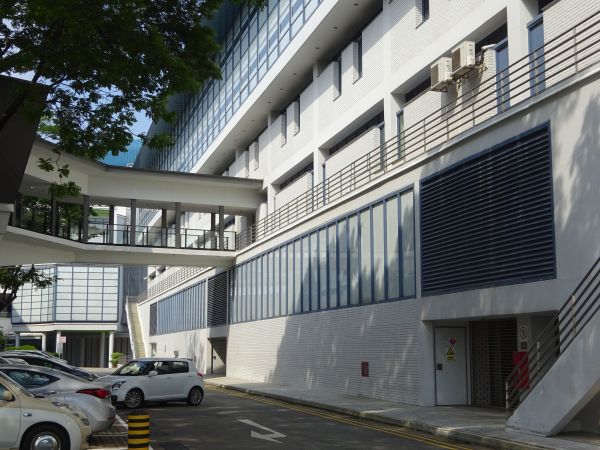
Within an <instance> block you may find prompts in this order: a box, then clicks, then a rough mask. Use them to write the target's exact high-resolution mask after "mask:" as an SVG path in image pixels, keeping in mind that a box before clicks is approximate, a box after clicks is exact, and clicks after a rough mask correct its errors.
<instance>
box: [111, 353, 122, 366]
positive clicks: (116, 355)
mask: <svg viewBox="0 0 600 450" xmlns="http://www.w3.org/2000/svg"><path fill="white" fill-rule="evenodd" d="M122 356H123V353H121V352H114V353H113V354H111V355H110V363H111V364H112V366H113V367H117V364H119V359H120V358H121V357H122Z"/></svg>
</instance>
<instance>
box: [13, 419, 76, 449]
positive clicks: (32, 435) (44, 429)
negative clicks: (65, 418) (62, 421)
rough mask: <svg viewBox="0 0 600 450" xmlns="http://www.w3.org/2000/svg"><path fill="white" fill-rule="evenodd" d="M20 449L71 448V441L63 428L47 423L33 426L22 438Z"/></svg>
mask: <svg viewBox="0 0 600 450" xmlns="http://www.w3.org/2000/svg"><path fill="white" fill-rule="evenodd" d="M19 448H20V450H42V449H48V450H69V449H70V448H71V441H70V439H69V435H68V434H67V433H66V431H65V430H63V429H62V428H60V427H58V426H56V425H51V424H46V425H37V426H34V427H32V428H31V429H30V430H28V431H27V433H25V436H23V439H21V445H20V447H19Z"/></svg>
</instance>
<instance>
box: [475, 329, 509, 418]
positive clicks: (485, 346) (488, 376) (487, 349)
mask: <svg viewBox="0 0 600 450" xmlns="http://www.w3.org/2000/svg"><path fill="white" fill-rule="evenodd" d="M515 351H517V319H498V320H482V321H478V322H471V352H472V357H471V361H472V370H473V404H474V405H477V406H495V407H499V408H504V406H505V387H504V381H505V380H506V377H508V375H509V374H510V372H511V370H512V368H513V352H515Z"/></svg>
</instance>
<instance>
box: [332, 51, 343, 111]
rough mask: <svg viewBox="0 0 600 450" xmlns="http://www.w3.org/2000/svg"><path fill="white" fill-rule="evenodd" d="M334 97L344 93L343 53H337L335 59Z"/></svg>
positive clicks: (333, 62)
mask: <svg viewBox="0 0 600 450" xmlns="http://www.w3.org/2000/svg"><path fill="white" fill-rule="evenodd" d="M332 64H333V99H334V100H335V99H336V98H338V97H339V96H340V95H342V54H341V53H340V54H339V55H337V56H336V57H335V58H334V59H333V61H332Z"/></svg>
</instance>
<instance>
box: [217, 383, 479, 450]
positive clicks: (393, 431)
mask: <svg viewBox="0 0 600 450" xmlns="http://www.w3.org/2000/svg"><path fill="white" fill-rule="evenodd" d="M208 388H209V389H213V390H215V391H218V392H223V393H226V394H227V395H231V396H233V397H238V398H246V399H248V400H255V401H259V402H261V403H266V404H269V405H273V406H279V407H283V408H286V409H290V410H294V411H298V412H301V413H305V414H310V415H313V416H318V417H322V418H325V419H329V420H333V421H336V422H341V423H345V424H348V425H352V426H357V427H361V428H366V429H370V430H374V431H379V432H382V433H386V434H390V435H393V436H396V437H402V438H405V439H410V440H413V441H417V442H421V443H425V444H429V445H433V446H436V447H439V448H444V449H447V450H471V449H470V447H463V446H461V445H456V444H451V443H448V442H444V441H440V440H437V439H435V438H428V437H424V436H420V435H416V434H412V433H410V432H408V431H401V430H400V429H399V428H400V427H398V426H393V425H384V424H376V423H367V422H371V421H370V420H369V419H362V420H357V419H354V418H351V417H343V416H341V415H339V414H337V413H328V412H321V411H318V410H315V409H316V408H312V407H304V406H300V405H293V404H290V403H287V402H284V401H281V400H275V399H266V398H264V397H261V396H259V395H255V394H249V393H242V392H233V391H231V390H228V389H224V388H217V387H215V386H210V387H208Z"/></svg>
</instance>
